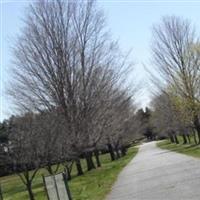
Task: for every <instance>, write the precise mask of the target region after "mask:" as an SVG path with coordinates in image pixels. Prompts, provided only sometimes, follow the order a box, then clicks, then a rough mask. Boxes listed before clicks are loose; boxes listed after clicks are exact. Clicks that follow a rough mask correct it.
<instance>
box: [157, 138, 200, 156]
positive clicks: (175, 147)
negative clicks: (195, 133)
mask: <svg viewBox="0 0 200 200" xmlns="http://www.w3.org/2000/svg"><path fill="white" fill-rule="evenodd" d="M178 139H179V142H180V144H174V143H171V142H170V141H169V140H164V141H162V142H158V143H157V146H158V147H160V148H162V149H168V150H171V151H176V152H178V153H183V154H186V155H188V156H193V157H197V158H200V145H195V143H194V141H193V140H191V144H183V139H182V137H180V136H179V137H178Z"/></svg>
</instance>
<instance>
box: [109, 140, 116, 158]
mask: <svg viewBox="0 0 200 200" xmlns="http://www.w3.org/2000/svg"><path fill="white" fill-rule="evenodd" d="M107 146H108V151H109V153H110V158H111V160H112V161H113V160H115V154H114V151H113V147H112V145H111V144H110V143H109V144H107Z"/></svg>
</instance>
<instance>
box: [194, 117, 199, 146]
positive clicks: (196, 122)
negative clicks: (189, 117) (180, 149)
mask: <svg viewBox="0 0 200 200" xmlns="http://www.w3.org/2000/svg"><path fill="white" fill-rule="evenodd" d="M194 126H195V129H196V130H197V135H198V144H200V122H199V117H198V116H197V115H195V117H194Z"/></svg>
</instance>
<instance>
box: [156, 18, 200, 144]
mask: <svg viewBox="0 0 200 200" xmlns="http://www.w3.org/2000/svg"><path fill="white" fill-rule="evenodd" d="M153 37H154V41H153V47H152V50H153V60H154V64H155V66H156V71H157V74H154V76H153V79H154V83H156V85H157V86H159V88H158V87H157V88H158V91H159V92H157V93H156V95H155V97H154V100H153V103H152V105H153V108H154V116H153V118H152V123H153V124H154V126H155V127H156V128H157V130H158V132H159V133H160V134H164V135H167V136H169V138H170V139H171V141H172V142H176V143H179V141H178V138H177V135H182V136H183V141H184V143H187V142H190V136H191V135H193V136H194V141H195V143H196V144H197V143H198V144H199V143H200V45H199V38H198V36H197V35H196V32H195V29H194V27H193V26H192V25H191V23H190V22H189V21H188V20H184V19H182V18H179V17H175V16H171V17H164V18H163V20H162V22H161V23H160V24H159V25H157V26H155V27H154V29H153Z"/></svg>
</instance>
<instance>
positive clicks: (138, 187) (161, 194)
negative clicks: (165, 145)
mask: <svg viewBox="0 0 200 200" xmlns="http://www.w3.org/2000/svg"><path fill="white" fill-rule="evenodd" d="M106 200H200V159H197V158H193V157H190V156H185V155H182V154H179V153H175V152H171V151H168V150H163V149H160V148H158V147H156V142H149V143H145V144H143V145H141V146H140V149H139V152H138V154H137V155H136V156H135V158H134V159H133V160H132V161H131V162H130V163H129V164H128V165H127V166H126V167H125V168H124V169H123V170H122V172H121V173H120V175H119V177H118V180H117V182H116V183H115V184H114V186H113V187H112V191H111V192H110V194H109V195H108V196H107V198H106Z"/></svg>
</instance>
